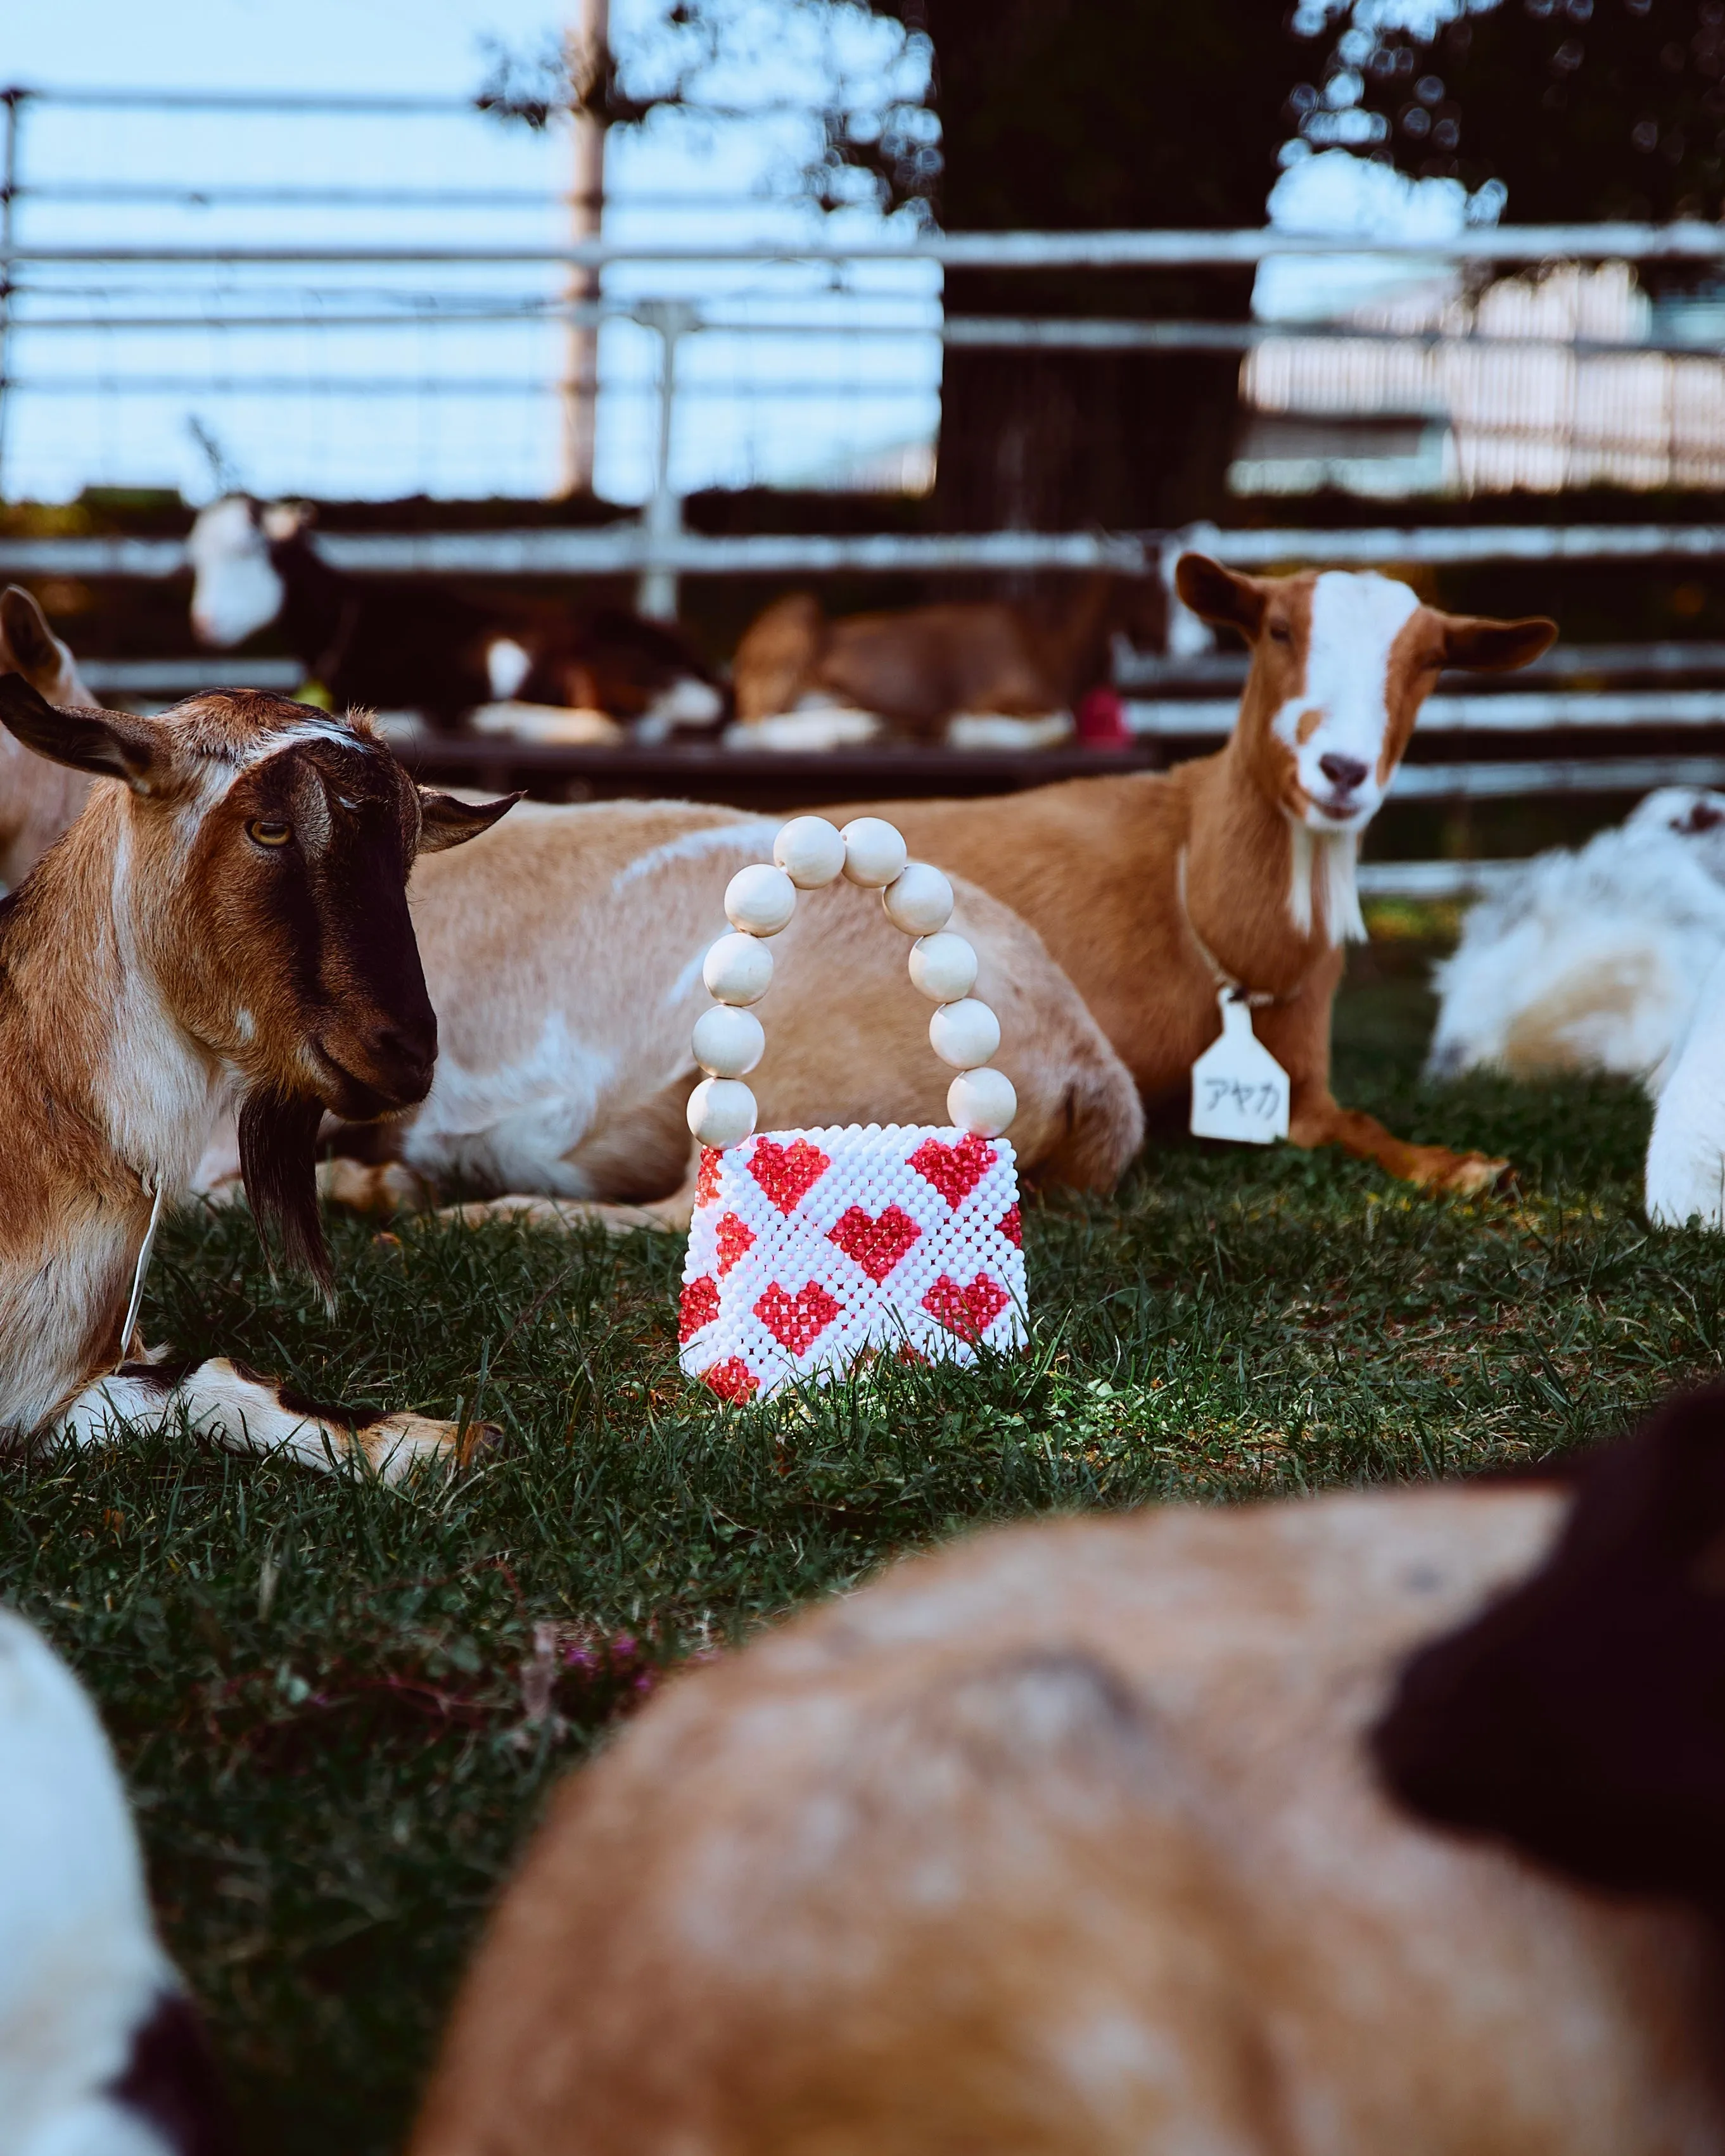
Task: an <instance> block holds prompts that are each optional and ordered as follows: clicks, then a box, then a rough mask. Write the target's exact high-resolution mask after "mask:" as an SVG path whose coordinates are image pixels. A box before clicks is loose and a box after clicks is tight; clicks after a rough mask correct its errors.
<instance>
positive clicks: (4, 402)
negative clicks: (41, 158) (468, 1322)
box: [0, 84, 30, 502]
mask: <svg viewBox="0 0 1725 2156" xmlns="http://www.w3.org/2000/svg"><path fill="white" fill-rule="evenodd" d="M29 94H30V93H29V92H28V90H22V89H20V88H19V87H18V85H17V84H13V85H12V86H11V88H9V89H8V90H0V104H3V105H5V107H6V123H5V127H6V132H5V140H4V142H3V144H0V502H3V501H4V500H5V499H6V421H7V416H8V408H9V406H10V404H11V403H12V383H11V380H10V378H9V377H10V369H11V362H12V292H13V284H12V245H13V204H14V203H16V201H17V199H18V148H19V137H20V136H21V134H22V132H23V116H24V100H25V99H26V98H27V97H28V95H29Z"/></svg>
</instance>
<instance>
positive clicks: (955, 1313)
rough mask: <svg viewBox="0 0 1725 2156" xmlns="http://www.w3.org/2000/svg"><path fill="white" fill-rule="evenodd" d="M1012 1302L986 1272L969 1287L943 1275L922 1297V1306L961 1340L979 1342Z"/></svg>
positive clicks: (980, 1274) (979, 1275) (1002, 1288)
mask: <svg viewBox="0 0 1725 2156" xmlns="http://www.w3.org/2000/svg"><path fill="white" fill-rule="evenodd" d="M1011 1300H1012V1298H1011V1296H1009V1295H1008V1293H1007V1292H1006V1290H1005V1289H1004V1287H1002V1286H1001V1285H1000V1283H999V1281H997V1280H990V1279H989V1277H988V1275H987V1273H978V1275H977V1276H976V1278H975V1279H974V1280H973V1281H972V1282H971V1284H970V1286H968V1287H960V1286H959V1285H958V1283H957V1281H955V1280H954V1279H952V1276H950V1275H949V1274H947V1273H942V1275H941V1276H940V1278H939V1279H938V1280H937V1281H936V1282H935V1284H934V1286H932V1288H930V1290H929V1291H928V1292H927V1295H925V1296H923V1298H922V1307H923V1308H924V1309H925V1310H926V1311H927V1312H928V1313H929V1315H930V1316H931V1317H934V1318H936V1319H937V1320H938V1321H939V1322H940V1323H941V1324H942V1325H944V1326H945V1327H946V1328H947V1332H956V1333H957V1335H958V1337H959V1338H960V1339H961V1340H980V1339H981V1337H982V1336H983V1333H984V1332H987V1331H988V1327H989V1326H991V1325H992V1324H993V1322H994V1320H995V1319H996V1318H997V1317H999V1315H1000V1313H1001V1312H1002V1311H1003V1310H1004V1309H1005V1307H1006V1306H1007V1304H1008V1303H1009V1301H1011Z"/></svg>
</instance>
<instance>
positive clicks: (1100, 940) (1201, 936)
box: [828, 554, 1557, 1193]
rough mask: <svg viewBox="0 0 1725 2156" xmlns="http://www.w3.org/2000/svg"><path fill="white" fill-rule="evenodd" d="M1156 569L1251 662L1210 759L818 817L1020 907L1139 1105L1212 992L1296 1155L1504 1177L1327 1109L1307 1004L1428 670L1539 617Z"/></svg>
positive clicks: (1476, 1186) (1323, 1023)
mask: <svg viewBox="0 0 1725 2156" xmlns="http://www.w3.org/2000/svg"><path fill="white" fill-rule="evenodd" d="M1178 588H1179V593H1180V596H1181V598H1183V600H1184V602H1185V603H1186V604H1187V605H1188V606H1189V607H1190V608H1192V609H1193V611H1194V613H1200V614H1202V615H1203V616H1204V619H1206V620H1209V621H1214V622H1224V623H1226V624H1229V625H1230V627H1232V628H1235V629H1239V630H1240V633H1241V634H1242V635H1244V636H1245V639H1246V640H1247V642H1248V644H1250V647H1251V654H1252V659H1251V670H1250V674H1249V675H1247V678H1246V685H1245V694H1244V696H1243V698H1242V700H1241V703H1240V718H1239V721H1238V723H1237V724H1236V725H1235V729H1234V732H1233V734H1232V735H1231V736H1230V739H1229V741H1228V743H1227V746H1226V747H1224V748H1222V749H1220V750H1219V751H1218V752H1216V754H1214V756H1206V757H1197V758H1195V759H1194V761H1193V762H1189V763H1183V764H1179V765H1177V766H1176V767H1174V769H1173V770H1172V771H1169V772H1166V773H1160V772H1158V773H1142V774H1137V773H1134V774H1133V775H1132V776H1130V777H1127V778H1079V779H1072V780H1070V781H1068V782H1067V783H1065V784H1064V785H1058V786H1045V787H1037V788H1033V789H1031V790H1029V791H1028V792H1025V793H1014V794H1007V795H1004V796H1000V797H997V798H993V799H989V800H983V801H892V802H887V803H868V804H866V807H865V808H863V807H862V805H861V804H856V805H852V806H848V807H846V808H842V809H833V810H830V811H829V812H828V813H829V814H833V815H834V816H835V817H837V818H839V819H840V820H841V821H842V820H843V819H844V818H845V817H846V816H850V815H855V814H859V813H868V814H876V815H882V816H886V817H889V818H891V820H892V822H894V823H895V824H897V825H898V827H899V829H901V831H902V832H903V833H904V834H905V837H906V839H907V840H908V841H909V843H910V847H911V852H912V853H913V854H916V855H919V856H921V857H922V859H924V860H932V861H938V862H940V863H941V865H942V867H944V868H947V869H948V870H953V869H956V870H958V871H960V872H961V873H962V874H963V875H968V876H969V877H970V878H971V879H972V880H973V882H976V883H979V884H980V885H982V886H983V890H985V891H992V892H993V895H994V896H996V897H997V898H1000V899H1004V901H1006V903H1007V904H1008V905H1009V906H1011V907H1012V908H1013V909H1014V911H1016V912H1018V913H1020V914H1022V915H1023V916H1024V919H1025V920H1026V921H1029V923H1030V924H1031V926H1032V927H1034V928H1035V929H1037V930H1038V931H1039V932H1040V934H1041V937H1042V939H1043V941H1044V942H1045V943H1046V944H1047V946H1048V947H1049V949H1050V952H1052V953H1053V954H1054V957H1055V960H1056V961H1057V962H1059V964H1060V965H1061V966H1062V967H1064V968H1065V971H1066V972H1067V973H1069V974H1070V976H1071V978H1072V980H1073V982H1074V983H1076V987H1077V988H1078V991H1079V993H1080V994H1081V995H1082V996H1083V998H1084V999H1085V1001H1086V1003H1087V1004H1089V1005H1090V1008H1091V1010H1092V1011H1093V1012H1094V1013H1095V1014H1096V1018H1097V1019H1098V1020H1099V1021H1100V1023H1101V1028H1102V1030H1103V1032H1104V1033H1106V1034H1107V1036H1108V1038H1109V1039H1110V1040H1111V1041H1112V1043H1113V1044H1114V1046H1115V1048H1116V1049H1117V1050H1118V1052H1119V1054H1120V1055H1121V1057H1122V1060H1123V1061H1124V1062H1125V1064H1126V1065H1127V1069H1128V1070H1130V1071H1131V1072H1132V1075H1133V1076H1134V1077H1135V1078H1136V1079H1137V1083H1138V1087H1139V1090H1140V1091H1141V1092H1142V1095H1143V1096H1144V1100H1145V1102H1146V1105H1147V1106H1149V1107H1151V1108H1153V1109H1154V1108H1155V1107H1156V1106H1158V1105H1160V1106H1162V1107H1163V1109H1164V1110H1166V1109H1168V1108H1170V1107H1173V1106H1183V1105H1184V1102H1185V1101H1186V1099H1187V1097H1188V1086H1189V1073H1190V1071H1191V1068H1192V1065H1193V1063H1194V1060H1196V1058H1197V1057H1198V1056H1199V1055H1201V1054H1202V1052H1203V1051H1204V1050H1205V1049H1206V1048H1208V1047H1209V1045H1210V1044H1211V1043H1212V1042H1213V1041H1214V1039H1216V1037H1217V1034H1219V1031H1220V1021H1219V1017H1218V1013H1217V999H1218V996H1219V993H1220V991H1221V989H1222V988H1223V986H1224V983H1233V984H1235V985H1238V986H1239V987H1240V988H1244V989H1245V990H1248V991H1250V992H1251V993H1252V995H1253V997H1254V999H1255V1000H1257V999H1259V998H1268V1000H1267V1002H1266V1003H1265V1004H1264V1005H1263V1007H1262V1008H1260V1009H1257V1010H1256V1011H1255V1013H1254V1024H1255V1030H1256V1032H1257V1034H1258V1037H1259V1039H1260V1040H1262V1042H1263V1043H1264V1045H1265V1046H1266V1048H1268V1049H1269V1050H1270V1051H1271V1054H1272V1055H1274V1056H1275V1057H1276V1060H1277V1061H1278V1062H1280V1063H1281V1065H1282V1067H1283V1068H1284V1070H1286V1072H1287V1074H1288V1076H1289V1078H1290V1080H1291V1086H1292V1101H1291V1127H1290V1130H1289V1137H1291V1140H1292V1141H1293V1142H1294V1143H1295V1144H1296V1145H1301V1146H1318V1145H1339V1146H1342V1147H1344V1148H1345V1149H1346V1150H1347V1151H1348V1152H1351V1153H1353V1154H1355V1155H1357V1156H1358V1157H1359V1158H1362V1159H1367V1160H1373V1161H1376V1162H1377V1163H1378V1165H1379V1166H1380V1167H1382V1168H1387V1169H1388V1170H1389V1173H1391V1174H1392V1175H1399V1176H1401V1177H1404V1178H1405V1179H1406V1180H1408V1181H1409V1182H1411V1183H1421V1184H1425V1185H1426V1186H1428V1187H1430V1188H1438V1189H1446V1190H1455V1191H1461V1192H1464V1193H1466V1192H1472V1191H1476V1190H1480V1189H1481V1188H1485V1187H1486V1185H1488V1184H1489V1183H1492V1182H1493V1181H1495V1180H1496V1179H1497V1177H1498V1176H1499V1175H1500V1174H1502V1172H1503V1170H1504V1168H1505V1167H1506V1165H1507V1163H1504V1162H1503V1161H1501V1160H1488V1159H1486V1158H1485V1157H1484V1156H1483V1155H1481V1154H1479V1153H1476V1152H1470V1153H1461V1154H1458V1153H1455V1152H1450V1150H1449V1149H1448V1148H1447V1147H1444V1146H1435V1145H1409V1144H1407V1143H1405V1142H1404V1141H1403V1140H1401V1139H1399V1138H1397V1137H1393V1136H1392V1135H1391V1133H1390V1132H1389V1131H1387V1130H1385V1129H1384V1126H1383V1125H1382V1124H1381V1123H1379V1122H1376V1121H1375V1120H1374V1119H1373V1117H1372V1116H1368V1115H1364V1114H1362V1113H1361V1112H1360V1111H1358V1109H1353V1108H1343V1107H1342V1106H1339V1105H1338V1104H1337V1101H1336V1100H1335V1098H1334V1096H1332V1093H1331V1091H1330V1009H1331V1005H1332V1002H1333V1001H1334V998H1335V993H1336V988H1337V983H1339V982H1340V980H1341V978H1342V968H1343V941H1344V938H1348V937H1363V936H1364V934H1365V927H1364V923H1363V921H1362V920H1361V919H1360V915H1359V905H1358V897H1357V896H1356V892H1355V884H1354V868H1355V862H1356V860H1357V858H1358V849H1359V841H1360V835H1361V834H1362V833H1363V830H1364V829H1365V826H1366V825H1367V824H1368V823H1369V822H1370V820H1371V819H1372V817H1373V815H1374V814H1376V812H1377V810H1378V807H1379V805H1380V804H1381V803H1382V801H1383V799H1384V794H1385V793H1387V792H1388V790H1389V783H1390V781H1391V779H1392V778H1393V777H1394V773H1395V770H1396V767H1397V766H1398V764H1399V762H1400V761H1401V757H1402V753H1403V752H1404V749H1405V748H1406V747H1407V745H1408V741H1409V736H1410V735H1411V734H1412V732H1413V731H1414V720H1415V719H1416V718H1417V716H1419V711H1420V705H1421V704H1422V703H1423V702H1424V701H1425V697H1426V696H1427V695H1428V694H1429V693H1430V690H1431V688H1432V685H1433V684H1434V683H1435V681H1436V680H1437V678H1438V675H1439V674H1440V672H1441V671H1442V670H1443V669H1444V668H1445V667H1446V666H1464V667H1476V668H1485V669H1497V668H1507V667H1513V666H1525V665H1527V663H1528V662H1529V660H1533V659H1536V658H1538V655H1539V654H1540V653H1541V652H1542V651H1543V650H1544V649H1546V647H1547V646H1548V644H1550V643H1551V641H1552V639H1553V637H1554V636H1555V635H1556V634H1557V630H1556V628H1555V626H1554V625H1553V624H1552V623H1551V622H1548V621H1544V620H1530V621H1514V622H1497V621H1484V620H1480V619H1474V618H1472V617H1470V616H1460V615H1455V614H1446V613H1440V612H1439V611H1438V610H1437V609H1436V608H1433V607H1427V606H1422V605H1421V604H1420V602H1419V600H1418V599H1417V598H1415V597H1414V593H1412V592H1411V591H1409V589H1408V588H1407V587H1406V586H1405V585H1404V584H1399V583H1392V582H1391V581H1390V580H1389V578H1387V577H1378V576H1356V575H1349V574H1347V573H1345V572H1337V571H1331V572H1327V573H1325V574H1322V575H1319V574H1317V573H1314V572H1311V571H1307V572H1305V573H1304V574H1302V575H1300V576H1294V577H1243V576H1237V575H1235V573H1234V572H1232V571H1230V570H1228V569H1225V568H1224V567H1222V566H1221V565H1220V564H1219V562H1212V561H1209V560H1207V559H1206V558H1205V557H1203V556H1202V555H1196V554H1188V555H1186V556H1185V557H1183V559H1182V561H1181V562H1180V564H1179V567H1178Z"/></svg>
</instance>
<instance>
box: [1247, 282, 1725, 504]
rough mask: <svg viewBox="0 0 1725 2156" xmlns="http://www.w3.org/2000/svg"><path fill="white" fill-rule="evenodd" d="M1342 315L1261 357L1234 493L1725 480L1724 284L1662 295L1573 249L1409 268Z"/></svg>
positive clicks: (1250, 378) (1256, 355)
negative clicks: (1418, 280) (1478, 267)
mask: <svg viewBox="0 0 1725 2156" xmlns="http://www.w3.org/2000/svg"><path fill="white" fill-rule="evenodd" d="M1336 326H1337V329H1338V330H1339V331H1341V334H1333V333H1332V334H1329V335H1325V336H1318V335H1313V334H1312V333H1310V332H1309V331H1307V332H1306V333H1301V332H1300V331H1290V332H1289V333H1287V334H1276V335H1273V336H1269V337H1267V338H1266V341H1264V342H1263V343H1261V344H1260V345H1259V346H1257V347H1256V348H1255V350H1254V351H1253V352H1251V354H1250V356H1249V357H1248V358H1247V359H1246V361H1245V364H1244V367H1243V369H1242V372H1241V382H1240V390H1241V403H1242V406H1243V408H1244V411H1245V423H1244V427H1243V430H1242V434H1241V439H1240V450H1239V454H1238V456H1237V458H1236V459H1235V464H1234V465H1233V468H1232V470H1231V471H1230V485H1231V486H1232V487H1233V489H1234V490H1235V492H1236V493H1238V494H1307V493H1310V492H1312V491H1313V490H1317V489H1319V488H1322V487H1334V488H1338V489H1340V490H1342V491H1343V492H1344V493H1348V494H1355V495H1376V496H1379V497H1383V496H1396V495H1416V494H1434V493H1443V494H1462V495H1470V494H1501V493H1507V492H1508V491H1510V490H1514V489H1526V490H1531V491H1533V492H1538V493H1558V492H1561V491H1562V490H1564V489H1566V488H1572V487H1584V486H1594V485H1609V486H1624V487H1640V488H1653V487H1718V486H1725V358H1722V357H1720V353H1719V349H1718V347H1719V345H1720V342H1721V341H1722V338H1721V332H1722V331H1725V297H1722V296H1721V295H1717V294H1715V295H1710V296H1702V297H1699V298H1694V297H1686V298H1682V299H1677V300H1670V301H1666V302H1662V303H1657V304H1656V303H1655V302H1653V301H1652V300H1650V299H1649V297H1648V295H1646V294H1645V292H1644V291H1643V290H1641V288H1640V285H1639V284H1638V282H1637V281H1636V279H1635V273H1634V271H1633V270H1632V269H1630V267H1629V266H1628V265H1627V264H1623V263H1605V264H1601V265H1600V266H1599V267H1598V268H1597V269H1585V268H1583V267H1581V266H1579V264H1574V263H1563V264H1558V265H1556V266H1554V267H1553V268H1551V269H1548V270H1546V271H1544V272H1543V273H1542V274H1538V275H1527V276H1521V277H1505V278H1501V279H1498V280H1496V281H1495V282H1493V283H1491V284H1488V285H1485V286H1484V287H1483V288H1481V289H1478V290H1467V289H1466V288H1465V287H1464V286H1463V285H1462V284H1461V280H1459V279H1458V278H1456V277H1455V276H1450V277H1449V278H1445V279H1441V280H1438V279H1434V280H1431V281H1430V282H1429V283H1426V284H1424V285H1415V286H1414V287H1412V288H1409V287H1408V286H1406V285H1403V286H1401V287H1400V288H1399V289H1397V290H1394V291H1393V292H1392V293H1389V294H1388V295H1384V296H1382V297H1378V298H1371V299H1363V300H1361V301H1360V302H1359V303H1358V304H1357V305H1353V306H1352V307H1350V308H1348V310H1346V311H1345V312H1343V313H1342V314H1340V315H1339V316H1337V318H1336ZM1348 331H1357V332H1359V334H1358V335H1353V336H1350V335H1348ZM1689 344H1692V345H1694V346H1697V350H1696V351H1695V352H1693V353H1690V352H1686V351H1673V350H1671V349H1665V348H1660V347H1670V346H1684V345H1689ZM1637 345H1647V346H1650V347H1652V348H1650V349H1648V350H1645V351H1636V350H1635V349H1633V347H1634V346H1637ZM1598 346H1619V347H1622V346H1628V347H1630V349H1628V350H1622V349H1618V350H1599V349H1590V348H1589V347H1598ZM1707 346H1712V349H1710V350H1709V349H1707V348H1706V347H1707Z"/></svg>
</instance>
